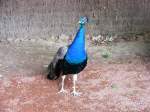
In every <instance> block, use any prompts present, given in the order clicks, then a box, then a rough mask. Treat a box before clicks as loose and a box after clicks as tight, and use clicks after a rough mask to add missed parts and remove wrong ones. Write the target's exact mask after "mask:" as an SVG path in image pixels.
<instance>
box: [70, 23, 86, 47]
mask: <svg viewBox="0 0 150 112" xmlns="http://www.w3.org/2000/svg"><path fill="white" fill-rule="evenodd" d="M71 47H79V48H81V49H85V26H84V25H80V28H79V30H78V32H77V34H76V36H75V38H74V40H73V42H72V44H71V45H70V48H71Z"/></svg>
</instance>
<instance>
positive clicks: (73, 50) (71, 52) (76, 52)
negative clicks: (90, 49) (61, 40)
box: [65, 25, 86, 64]
mask: <svg viewBox="0 0 150 112" xmlns="http://www.w3.org/2000/svg"><path fill="white" fill-rule="evenodd" d="M65 59H66V60H67V61H68V62H69V63H75V64H76V63H81V62H82V61H84V60H85V59H86V52H85V26H84V25H80V28H79V30H78V32H77V34H76V36H75V39H74V40H73V42H72V43H71V45H70V46H69V48H68V51H67V53H66V57H65Z"/></svg>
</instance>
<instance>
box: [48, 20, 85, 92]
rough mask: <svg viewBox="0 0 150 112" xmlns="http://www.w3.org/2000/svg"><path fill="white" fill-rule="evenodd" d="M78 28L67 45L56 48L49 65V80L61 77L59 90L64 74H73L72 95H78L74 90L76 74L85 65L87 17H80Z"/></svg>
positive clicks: (62, 88)
mask: <svg viewBox="0 0 150 112" xmlns="http://www.w3.org/2000/svg"><path fill="white" fill-rule="evenodd" d="M79 23H80V28H79V30H78V32H77V34H76V36H75V38H74V40H73V42H72V43H71V44H70V45H69V46H65V47H61V48H59V49H58V51H57V53H56V55H55V56H54V59H53V60H52V62H51V63H50V65H49V67H48V68H49V74H48V78H49V79H51V80H54V79H57V78H59V76H61V77H62V87H61V90H60V92H66V91H65V90H64V79H65V77H66V75H68V74H72V75H73V92H72V94H73V95H79V93H77V92H76V90H75V82H76V81H77V74H78V73H80V72H81V71H82V70H83V69H84V68H85V67H86V65H87V59H88V58H87V52H86V49H85V24H86V23H87V17H82V18H81V19H80V21H79Z"/></svg>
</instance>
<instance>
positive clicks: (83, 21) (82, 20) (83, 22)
mask: <svg viewBox="0 0 150 112" xmlns="http://www.w3.org/2000/svg"><path fill="white" fill-rule="evenodd" d="M86 23H88V17H86V16H83V17H80V20H79V24H80V25H85V24H86Z"/></svg>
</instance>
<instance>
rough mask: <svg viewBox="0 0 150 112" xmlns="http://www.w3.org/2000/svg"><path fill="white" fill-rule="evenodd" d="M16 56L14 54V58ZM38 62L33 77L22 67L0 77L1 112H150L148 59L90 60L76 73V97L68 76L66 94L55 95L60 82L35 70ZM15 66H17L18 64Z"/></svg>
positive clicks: (36, 68) (149, 66) (35, 68)
mask: <svg viewBox="0 0 150 112" xmlns="http://www.w3.org/2000/svg"><path fill="white" fill-rule="evenodd" d="M9 49H10V48H9ZM1 55H2V54H1ZM12 56H13V55H12ZM16 56H17V54H16V55H15V56H14V57H16ZM22 58H23V57H22ZM37 58H38V57H37ZM18 60H19V59H18ZM3 61H4V60H3ZM29 63H30V64H31V62H29ZM37 63H39V61H37V62H32V64H34V66H32V67H31V68H32V70H34V71H37V72H36V73H33V75H31V74H32V71H31V68H30V69H29V71H28V70H27V69H25V68H24V70H23V68H22V70H21V71H19V70H18V71H17V70H15V69H14V68H13V69H10V70H9V71H8V72H7V75H0V112H92V111H94V112H149V110H150V61H149V58H148V57H147V58H146V57H145V58H133V59H130V60H126V61H125V62H115V63H114V62H113V61H112V62H109V63H98V62H95V61H89V63H88V66H87V67H86V69H85V70H84V71H83V72H81V73H80V74H79V79H78V84H77V89H78V91H80V92H82V95H81V96H79V97H76V96H72V95H71V94H70V92H71V91H72V82H71V81H72V80H70V79H71V77H68V78H67V79H66V81H65V88H66V89H67V90H68V91H69V93H67V94H58V93H57V92H58V90H59V86H58V83H59V80H55V81H50V80H47V79H46V75H45V73H44V72H43V71H42V69H41V65H40V64H39V65H37V67H35V64H37ZM16 65H17V63H16ZM9 67H10V66H8V68H9ZM17 67H18V68H19V67H20V66H19V64H18V66H17ZM17 67H16V68H17ZM29 72H30V75H29ZM1 73H4V72H1ZM9 74H11V75H9Z"/></svg>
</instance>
